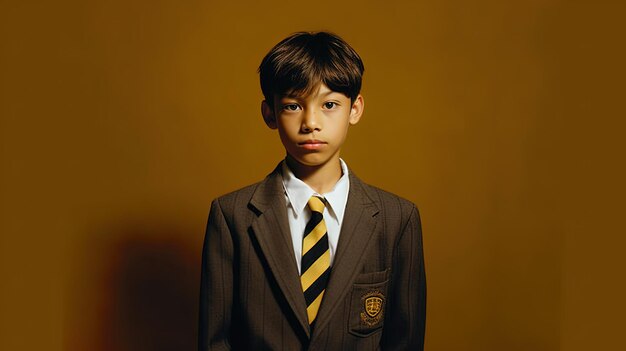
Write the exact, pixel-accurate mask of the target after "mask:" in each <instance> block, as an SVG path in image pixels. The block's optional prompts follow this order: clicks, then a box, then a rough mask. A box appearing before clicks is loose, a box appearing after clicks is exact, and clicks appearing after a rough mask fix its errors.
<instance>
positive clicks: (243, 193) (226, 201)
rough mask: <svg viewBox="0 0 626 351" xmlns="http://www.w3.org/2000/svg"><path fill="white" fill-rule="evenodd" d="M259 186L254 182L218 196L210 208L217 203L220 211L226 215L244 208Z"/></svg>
mask: <svg viewBox="0 0 626 351" xmlns="http://www.w3.org/2000/svg"><path fill="white" fill-rule="evenodd" d="M260 184H261V182H256V183H254V184H250V185H247V186H245V187H243V188H240V189H237V190H234V191H231V192H229V193H226V194H223V195H221V196H218V197H217V198H215V199H214V200H213V204H212V206H214V205H215V204H216V203H218V204H219V206H220V208H221V209H222V211H224V212H226V213H233V212H235V211H236V210H237V209H241V208H245V207H246V206H247V205H248V203H249V202H250V199H251V198H252V194H254V191H255V190H256V188H257V187H258V186H259V185H260Z"/></svg>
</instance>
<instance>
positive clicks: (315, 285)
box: [300, 196, 330, 325]
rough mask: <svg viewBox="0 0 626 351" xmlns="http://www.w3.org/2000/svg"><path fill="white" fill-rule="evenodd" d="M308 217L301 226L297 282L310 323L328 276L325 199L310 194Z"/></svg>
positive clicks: (328, 260) (317, 307)
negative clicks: (302, 229)
mask: <svg viewBox="0 0 626 351" xmlns="http://www.w3.org/2000/svg"><path fill="white" fill-rule="evenodd" d="M308 205H309V208H310V209H311V219H310V220H309V222H308V223H307V225H306V228H305V229H304V239H303V241H302V267H301V272H302V274H301V276H300V282H301V284H302V291H304V299H305V300H306V305H307V315H308V317H309V324H311V325H312V324H313V322H315V318H316V317H317V311H318V310H319V308H320V304H321V303H322V298H323V297H324V291H325V289H326V283H327V282H328V276H329V275H330V249H329V246H328V233H327V231H326V223H324V215H323V213H324V202H323V200H322V199H320V198H319V197H317V196H312V197H311V199H309V202H308Z"/></svg>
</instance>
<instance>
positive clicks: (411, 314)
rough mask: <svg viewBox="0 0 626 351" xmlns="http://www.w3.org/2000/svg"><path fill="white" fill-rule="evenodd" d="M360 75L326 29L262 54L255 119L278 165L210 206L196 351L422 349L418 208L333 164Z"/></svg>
mask: <svg viewBox="0 0 626 351" xmlns="http://www.w3.org/2000/svg"><path fill="white" fill-rule="evenodd" d="M363 70H364V68H363V63H362V62H361V58H360V57H359V55H358V54H357V53H356V52H355V51H354V50H353V49H352V48H351V47H350V46H349V45H348V44H347V43H346V42H344V41H343V40H342V39H341V38H339V37H337V36H335V35H333V34H330V33H325V32H318V33H305V32H302V33H295V34H293V35H291V36H290V37H288V38H286V39H284V40H283V41H281V42H280V43H278V44H277V45H276V46H275V47H274V48H273V49H272V50H271V51H270V52H269V53H268V54H267V55H266V56H265V58H264V59H263V61H262V63H261V65H260V67H259V73H260V78H261V89H262V90H263V94H264V97H265V100H264V101H263V102H262V104H261V112H262V115H263V119H264V120H265V123H266V124H267V125H268V127H270V128H272V129H277V130H278V134H279V136H280V139H281V141H282V143H283V145H284V147H285V150H286V157H285V159H284V161H282V162H281V163H280V164H279V165H278V166H277V167H276V168H275V169H274V171H273V172H272V173H270V174H269V175H268V176H267V177H266V178H265V180H263V181H261V182H259V183H257V184H254V185H251V186H248V187H246V188H243V189H241V190H238V191H235V192H233V193H230V194H227V195H224V196H222V197H220V198H218V199H216V200H214V201H213V203H212V204H211V212H210V215H209V221H208V225H207V232H206V237H205V242H204V249H203V255H202V256H203V259H202V282H201V292H200V325H199V326H200V330H199V349H200V350H228V349H233V350H381V349H382V350H422V349H423V343H424V328H425V312H426V311H425V308H426V282H425V276H424V261H423V254H422V236H421V225H420V219H419V215H418V212H417V209H416V207H415V206H414V205H413V204H412V203H410V202H408V201H406V200H404V199H401V198H399V197H397V196H395V195H393V194H390V193H387V192H384V191H382V190H380V189H377V188H374V187H372V186H369V185H366V184H365V183H363V182H362V181H361V180H360V179H359V178H357V177H356V176H355V175H354V174H353V173H352V171H350V170H349V169H348V168H347V166H346V164H345V162H344V161H343V160H341V159H340V158H339V153H340V150H341V146H342V144H343V142H344V141H345V139H346V135H347V132H348V129H349V127H350V126H351V125H354V124H356V123H358V122H359V119H360V118H361V115H362V113H363V106H364V105H363V97H362V96H361V95H360V94H359V92H360V89H361V77H362V74H363Z"/></svg>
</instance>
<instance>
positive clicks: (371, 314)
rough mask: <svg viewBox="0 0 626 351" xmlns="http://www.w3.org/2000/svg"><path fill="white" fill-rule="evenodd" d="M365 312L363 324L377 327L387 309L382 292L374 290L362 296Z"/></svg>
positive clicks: (362, 314)
mask: <svg viewBox="0 0 626 351" xmlns="http://www.w3.org/2000/svg"><path fill="white" fill-rule="evenodd" d="M361 301H362V303H363V310H364V311H363V312H361V314H360V315H361V322H362V323H363V324H365V325H366V326H368V327H373V326H376V325H377V324H378V323H380V321H381V319H382V318H383V313H381V312H383V309H384V308H385V295H383V293H382V292H380V290H372V291H369V292H367V293H366V294H365V295H363V296H361Z"/></svg>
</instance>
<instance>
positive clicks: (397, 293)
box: [381, 206, 426, 351]
mask: <svg viewBox="0 0 626 351" xmlns="http://www.w3.org/2000/svg"><path fill="white" fill-rule="evenodd" d="M390 284H391V289H390V290H389V292H388V294H389V296H388V299H387V303H388V305H387V313H386V316H385V325H384V329H383V336H382V340H381V349H382V350H385V351H386V350H423V349H424V332H425V327H426V275H425V270H424V254H423V248H422V229H421V222H420V217H419V213H418V211H417V208H416V207H415V206H413V209H412V211H411V214H410V216H409V220H408V223H407V225H406V226H405V228H404V230H403V232H402V233H401V236H400V237H399V240H398V242H397V246H396V248H395V257H394V263H393V268H392V275H391V281H390Z"/></svg>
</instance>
